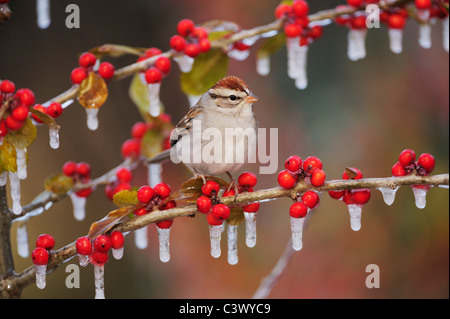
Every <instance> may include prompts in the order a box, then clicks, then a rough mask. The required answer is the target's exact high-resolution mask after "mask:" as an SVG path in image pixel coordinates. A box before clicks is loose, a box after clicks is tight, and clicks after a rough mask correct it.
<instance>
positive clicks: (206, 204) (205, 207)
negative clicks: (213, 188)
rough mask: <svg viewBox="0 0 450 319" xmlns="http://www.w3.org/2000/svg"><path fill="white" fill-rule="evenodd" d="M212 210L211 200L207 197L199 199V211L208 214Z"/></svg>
mask: <svg viewBox="0 0 450 319" xmlns="http://www.w3.org/2000/svg"><path fill="white" fill-rule="evenodd" d="M211 208H212V202H211V199H210V198H209V197H207V196H205V195H203V196H200V197H199V198H198V199H197V209H198V211H199V212H200V213H202V214H208V213H209V211H210V210H211Z"/></svg>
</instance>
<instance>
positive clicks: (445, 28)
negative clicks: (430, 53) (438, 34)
mask: <svg viewBox="0 0 450 319" xmlns="http://www.w3.org/2000/svg"><path fill="white" fill-rule="evenodd" d="M448 27H449V16H446V17H445V18H444V19H443V20H442V43H443V46H444V49H445V51H447V52H448V50H449V31H448Z"/></svg>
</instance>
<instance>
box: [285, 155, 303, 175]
mask: <svg viewBox="0 0 450 319" xmlns="http://www.w3.org/2000/svg"><path fill="white" fill-rule="evenodd" d="M284 167H285V168H286V169H287V170H288V171H289V172H291V173H294V174H296V173H298V172H299V171H300V169H301V168H302V159H301V158H300V156H297V155H292V156H289V157H288V158H287V160H286V162H284Z"/></svg>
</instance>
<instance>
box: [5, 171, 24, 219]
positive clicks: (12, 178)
mask: <svg viewBox="0 0 450 319" xmlns="http://www.w3.org/2000/svg"><path fill="white" fill-rule="evenodd" d="M8 175H9V186H10V187H11V198H12V201H13V212H14V214H16V215H19V214H20V213H22V205H20V180H19V176H18V174H17V173H13V172H8Z"/></svg>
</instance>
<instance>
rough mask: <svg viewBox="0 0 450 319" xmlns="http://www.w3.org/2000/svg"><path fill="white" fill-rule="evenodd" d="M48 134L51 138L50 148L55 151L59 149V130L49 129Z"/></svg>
mask: <svg viewBox="0 0 450 319" xmlns="http://www.w3.org/2000/svg"><path fill="white" fill-rule="evenodd" d="M48 134H49V137H50V147H51V148H53V149H54V150H56V149H58V148H59V129H56V128H51V127H49V129H48Z"/></svg>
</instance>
